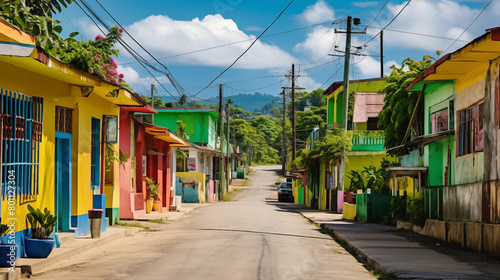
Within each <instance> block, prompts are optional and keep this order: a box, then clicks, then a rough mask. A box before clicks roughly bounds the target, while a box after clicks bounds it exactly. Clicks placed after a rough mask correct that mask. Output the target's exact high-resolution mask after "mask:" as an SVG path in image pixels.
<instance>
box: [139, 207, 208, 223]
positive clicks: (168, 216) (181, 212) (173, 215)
mask: <svg viewBox="0 0 500 280" xmlns="http://www.w3.org/2000/svg"><path fill="white" fill-rule="evenodd" d="M207 205H210V204H203V203H182V204H181V207H180V209H177V210H176V211H169V212H162V213H158V212H151V213H149V214H146V215H144V216H142V217H140V218H137V219H136V220H137V221H145V222H147V221H150V220H164V221H178V220H180V219H181V218H182V217H184V216H185V215H187V214H189V213H191V212H192V211H193V210H195V209H197V208H200V207H203V206H207Z"/></svg>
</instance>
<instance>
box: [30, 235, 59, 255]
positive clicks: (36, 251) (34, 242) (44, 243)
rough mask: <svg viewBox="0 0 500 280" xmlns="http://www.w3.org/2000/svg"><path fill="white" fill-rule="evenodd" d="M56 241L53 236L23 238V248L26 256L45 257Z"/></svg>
mask: <svg viewBox="0 0 500 280" xmlns="http://www.w3.org/2000/svg"><path fill="white" fill-rule="evenodd" d="M55 244H56V241H55V240H54V239H53V238H46V239H32V238H25V239H24V249H25V251H26V256H27V257H28V258H46V257H48V256H49V255H50V252H52V249H54V246H55Z"/></svg>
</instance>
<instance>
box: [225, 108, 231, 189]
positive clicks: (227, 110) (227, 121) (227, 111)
mask: <svg viewBox="0 0 500 280" xmlns="http://www.w3.org/2000/svg"><path fill="white" fill-rule="evenodd" d="M226 124H227V130H226V134H227V135H226V137H227V138H226V143H227V144H226V146H227V165H226V172H228V174H227V177H229V178H231V176H230V175H229V174H231V172H230V171H228V167H229V154H230V153H231V152H229V139H231V138H229V102H226ZM227 182H228V183H227V185H228V189H229V181H227Z"/></svg>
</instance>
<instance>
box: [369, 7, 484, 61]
mask: <svg viewBox="0 0 500 280" xmlns="http://www.w3.org/2000/svg"><path fill="white" fill-rule="evenodd" d="M405 4H406V3H402V4H401V5H394V4H389V5H387V9H388V10H389V11H390V16H389V17H388V18H389V19H392V18H393V17H394V16H396V14H397V13H399V11H400V10H401V8H402V7H403V6H404V5H405ZM479 12H480V10H477V9H472V8H470V7H469V6H467V5H465V4H459V3H457V2H454V1H450V0H438V1H433V0H421V1H414V2H412V3H411V4H410V5H409V6H407V7H406V8H405V10H404V11H403V12H402V13H401V14H400V15H399V16H398V18H397V19H396V20H395V21H394V22H393V23H392V24H391V25H390V26H389V29H396V30H402V31H405V32H412V33H421V34H428V35H434V36H439V37H446V38H452V39H456V38H458V36H459V35H460V34H461V33H462V32H463V31H464V30H465V28H466V27H467V26H468V25H469V24H470V23H471V22H472V21H473V20H474V18H475V17H476V16H477V15H478V14H479ZM483 16H484V15H483ZM378 32H379V30H377V29H369V33H370V35H375V34H377V33H378ZM472 34H473V31H472V29H471V30H468V31H467V32H465V33H464V34H463V35H462V37H461V38H460V40H464V41H470V40H472V39H473V37H474V36H472ZM452 43H453V41H452V40H445V39H440V38H433V37H424V36H418V35H415V34H409V33H399V32H391V31H388V32H385V33H384V45H385V46H387V47H399V48H404V49H416V50H424V51H427V52H429V53H430V54H434V53H435V51H437V50H445V49H447V48H448V47H449V46H450V45H451V44H452ZM463 44H464V43H463V42H462V43H457V44H455V47H459V46H460V45H463ZM455 49H456V48H455ZM418 59H420V58H418Z"/></svg>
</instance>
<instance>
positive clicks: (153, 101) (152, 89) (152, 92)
mask: <svg viewBox="0 0 500 280" xmlns="http://www.w3.org/2000/svg"><path fill="white" fill-rule="evenodd" d="M154 90H155V85H153V84H151V108H153V109H154V108H155V95H154ZM154 116H155V114H154V113H153V114H151V124H154V123H155V122H154Z"/></svg>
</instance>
